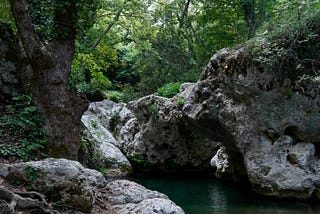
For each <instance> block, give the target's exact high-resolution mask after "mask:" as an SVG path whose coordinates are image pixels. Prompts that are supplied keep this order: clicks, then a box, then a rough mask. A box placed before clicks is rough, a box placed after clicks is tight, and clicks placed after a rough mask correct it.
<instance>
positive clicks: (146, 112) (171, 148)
mask: <svg viewBox="0 0 320 214" xmlns="http://www.w3.org/2000/svg"><path fill="white" fill-rule="evenodd" d="M128 108H129V109H131V110H132V112H133V113H134V115H135V116H136V118H137V119H135V120H130V121H128V122H127V124H126V125H125V126H124V128H123V131H122V132H121V133H122V134H125V135H123V137H122V139H123V141H122V150H123V151H124V152H125V153H126V156H127V157H128V158H129V159H130V161H131V162H132V163H133V164H135V168H136V169H137V170H141V169H142V170H144V171H148V170H157V171H159V170H161V171H165V172H171V171H177V170H186V171H187V170H194V171H201V170H205V169H209V167H210V164H209V162H210V159H211V157H212V156H213V154H215V152H216V151H217V149H218V145H219V143H218V142H216V141H211V140H209V139H208V138H206V137H205V136H204V135H203V134H202V133H201V131H199V130H198V129H197V128H196V127H190V126H188V125H187V124H186V122H185V121H184V120H183V117H182V114H181V106H179V105H178V104H177V97H174V98H172V99H167V98H164V97H159V96H156V95H149V96H145V97H142V98H140V99H138V100H135V101H132V102H130V103H128ZM137 126H138V127H139V129H138V130H137ZM130 130H131V131H130ZM130 132H131V133H133V134H131V135H129V134H128V133H130Z"/></svg>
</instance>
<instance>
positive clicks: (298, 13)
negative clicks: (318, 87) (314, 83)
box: [248, 0, 320, 78]
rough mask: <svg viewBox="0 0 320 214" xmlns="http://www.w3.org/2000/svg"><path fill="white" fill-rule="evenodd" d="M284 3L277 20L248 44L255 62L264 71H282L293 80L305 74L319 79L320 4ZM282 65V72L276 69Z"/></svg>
mask: <svg viewBox="0 0 320 214" xmlns="http://www.w3.org/2000/svg"><path fill="white" fill-rule="evenodd" d="M280 3H281V4H279V5H278V6H277V10H275V17H277V19H275V20H273V21H272V22H270V23H269V24H268V25H266V27H265V28H264V31H263V33H260V34H259V35H258V36H257V37H256V38H255V39H254V40H252V41H250V42H249V43H248V44H249V46H250V47H251V50H252V55H253V57H254V60H255V61H256V62H257V63H259V64H262V65H263V66H264V69H267V70H268V69H269V70H275V69H278V70H280V71H281V72H282V75H283V76H286V77H290V78H297V77H298V76H300V75H303V74H305V75H311V76H317V75H318V76H319V67H320V62H319V60H318V59H319V58H320V53H319V50H320V43H319V39H320V34H319V30H320V25H319V23H320V4H319V2H318V1H313V0H308V1H303V2H299V3H298V1H286V0H282V1H280ZM278 65H281V68H275V67H274V66H278Z"/></svg>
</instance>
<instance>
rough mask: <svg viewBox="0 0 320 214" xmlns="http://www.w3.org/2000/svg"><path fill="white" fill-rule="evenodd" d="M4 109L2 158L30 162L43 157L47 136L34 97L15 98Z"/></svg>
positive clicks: (1, 118) (0, 143) (0, 126)
mask: <svg viewBox="0 0 320 214" xmlns="http://www.w3.org/2000/svg"><path fill="white" fill-rule="evenodd" d="M4 109H5V112H4V114H3V115H0V133H1V134H2V139H1V141H0V157H3V158H9V157H15V158H21V159H23V160H30V159H34V158H36V157H39V156H43V155H44V154H43V153H41V152H42V151H43V149H44V147H45V145H46V143H47V139H46V136H47V135H46V131H45V130H43V129H42V126H43V124H44V121H43V120H42V118H41V117H40V116H39V115H38V114H37V108H36V107H35V106H34V105H33V103H32V96H30V95H21V96H17V97H14V98H13V99H12V102H11V104H9V105H7V106H6V107H5V108H4Z"/></svg>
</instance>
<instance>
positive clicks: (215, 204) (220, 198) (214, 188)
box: [208, 184, 227, 212]
mask: <svg viewBox="0 0 320 214" xmlns="http://www.w3.org/2000/svg"><path fill="white" fill-rule="evenodd" d="M208 199H209V206H210V208H211V209H212V211H219V212H221V211H227V196H226V194H225V191H224V190H223V188H222V186H220V185H216V184H211V185H209V186H208Z"/></svg>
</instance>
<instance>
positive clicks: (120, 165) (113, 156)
mask: <svg viewBox="0 0 320 214" xmlns="http://www.w3.org/2000/svg"><path fill="white" fill-rule="evenodd" d="M132 117H133V115H132V113H131V111H129V110H128V109H127V108H126V106H125V104H123V103H122V104H118V103H114V102H113V101H110V100H104V101H101V102H95V103H91V104H90V106H89V108H88V110H87V111H86V112H85V113H84V114H83V115H82V118H81V120H82V123H83V124H84V130H83V134H82V145H81V148H80V152H81V155H80V162H81V163H83V164H84V165H86V166H88V167H90V168H94V169H99V170H101V171H103V172H104V174H105V175H108V176H125V175H128V174H130V173H131V172H132V167H131V164H130V162H129V161H128V159H127V158H126V157H125V156H124V154H123V153H122V152H121V150H120V143H119V142H118V140H117V139H116V138H117V133H119V132H120V129H121V127H122V126H123V125H124V123H125V122H126V121H128V120H129V119H131V118H132Z"/></svg>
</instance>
